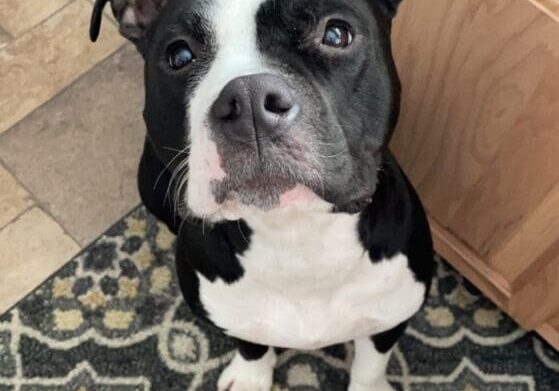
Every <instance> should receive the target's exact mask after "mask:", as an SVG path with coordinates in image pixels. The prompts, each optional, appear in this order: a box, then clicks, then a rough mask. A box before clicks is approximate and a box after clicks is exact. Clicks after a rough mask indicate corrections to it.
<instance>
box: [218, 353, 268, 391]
mask: <svg viewBox="0 0 559 391" xmlns="http://www.w3.org/2000/svg"><path fill="white" fill-rule="evenodd" d="M275 362H276V358H275V353H274V352H273V349H270V351H269V352H268V353H266V355H265V356H264V357H262V358H261V359H260V360H255V361H247V360H245V359H244V358H243V357H242V356H241V355H240V354H239V353H237V354H236V356H235V358H234V359H233V361H231V363H230V364H229V366H227V368H225V370H224V371H223V373H222V374H221V376H220V377H219V381H218V383H217V389H218V391H270V390H271V389H272V382H273V379H274V365H275Z"/></svg>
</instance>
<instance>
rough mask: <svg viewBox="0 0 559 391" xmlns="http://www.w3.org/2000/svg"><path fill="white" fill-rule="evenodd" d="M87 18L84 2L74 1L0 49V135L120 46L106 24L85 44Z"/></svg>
mask: <svg viewBox="0 0 559 391" xmlns="http://www.w3.org/2000/svg"><path fill="white" fill-rule="evenodd" d="M2 1H5V0H2ZM34 1H40V2H41V3H42V2H48V1H51V0H48V1H46V0H34ZM90 14H91V4H90V3H89V2H88V1H86V0H75V1H74V2H72V3H71V4H70V5H68V6H66V7H65V8H63V9H62V10H61V11H60V12H57V13H56V14H54V15H53V16H52V17H50V18H49V19H47V20H46V21H45V22H44V23H42V24H40V25H38V26H37V27H35V28H34V29H33V30H31V31H29V32H28V33H27V34H25V35H23V36H21V37H20V38H18V39H15V40H13V41H11V42H10V43H9V44H8V45H6V46H5V47H4V49H2V50H0V85H1V86H2V88H1V89H0V133H1V132H2V131H5V130H7V129H8V128H10V127H11V126H12V125H14V124H15V123H16V122H18V121H19V120H21V119H22V118H23V117H25V116H26V115H27V114H29V113H30V112H31V111H33V110H34V109H36V108H37V107H39V106H40V105H41V104H43V103H44V102H45V101H47V100H48V99H50V98H51V97H53V96H54V95H55V94H56V93H58V92H59V91H60V90H62V89H63V88H65V87H66V86H67V85H68V84H70V83H72V82H73V81H74V80H76V79H77V78H78V77H79V76H80V75H82V74H83V73H85V72H86V71H87V70H89V69H90V68H91V67H92V66H93V65H94V64H97V63H98V62H99V61H101V60H103V59H104V58H106V57H107V56H108V55H109V54H111V53H113V52H114V51H115V50H116V49H117V48H119V47H120V46H122V44H123V43H124V39H123V38H122V37H120V35H119V34H118V32H117V29H116V27H115V26H114V25H112V24H111V23H105V25H104V31H103V38H102V39H100V40H99V41H98V42H97V43H96V44H92V43H90V42H89V38H88V28H89V19H90Z"/></svg>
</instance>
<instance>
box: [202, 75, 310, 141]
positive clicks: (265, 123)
mask: <svg viewBox="0 0 559 391" xmlns="http://www.w3.org/2000/svg"><path fill="white" fill-rule="evenodd" d="M299 111H300V107H299V105H298V103H297V101H296V97H295V93H294V91H293V90H292V89H291V88H290V87H289V86H288V85H287V83H286V82H285V81H283V80H282V79H281V78H279V77H277V76H274V75H270V74H257V75H250V76H243V77H239V78H236V79H234V80H232V81H231V82H230V83H229V84H227V85H226V86H225V88H224V89H223V91H221V94H220V95H219V97H218V98H217V100H216V101H215V102H214V104H213V106H212V108H211V117H212V120H213V122H214V126H215V130H216V131H218V132H221V133H222V134H223V135H224V136H226V137H227V138H228V139H230V140H234V141H239V142H243V143H253V142H254V141H258V140H262V139H271V138H273V137H274V136H277V135H278V134H281V133H283V132H284V131H286V130H287V129H289V127H290V126H291V125H292V124H293V123H294V122H295V120H296V118H297V116H298V114H299Z"/></svg>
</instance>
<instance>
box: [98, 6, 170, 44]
mask: <svg viewBox="0 0 559 391" xmlns="http://www.w3.org/2000/svg"><path fill="white" fill-rule="evenodd" d="M109 2H110V3H111V8H112V10H113V14H114V16H115V18H116V20H117V21H118V24H119V30H120V33H121V34H122V35H123V36H124V37H126V38H128V39H129V40H131V41H132V42H134V43H136V44H137V43H138V41H139V40H140V39H141V38H142V37H143V36H144V34H145V32H146V29H147V28H148V27H149V25H150V24H151V23H153V22H154V21H155V20H156V19H157V17H158V16H159V12H160V11H161V8H163V6H164V5H165V3H166V2H167V0H95V4H94V5H93V14H92V15H91V25H90V28H89V37H90V38H91V40H92V41H93V42H95V41H96V40H97V38H98V37H99V31H100V30H101V19H102V18H103V9H104V8H105V6H106V5H107V3H109Z"/></svg>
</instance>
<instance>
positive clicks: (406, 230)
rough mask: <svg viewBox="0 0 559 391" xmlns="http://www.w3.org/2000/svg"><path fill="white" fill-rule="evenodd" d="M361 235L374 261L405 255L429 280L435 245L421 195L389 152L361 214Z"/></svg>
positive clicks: (418, 273) (419, 276)
mask: <svg viewBox="0 0 559 391" xmlns="http://www.w3.org/2000/svg"><path fill="white" fill-rule="evenodd" d="M359 236H360V240H361V243H362V244H363V246H364V247H365V248H366V249H367V250H368V251H369V257H370V259H371V261H372V262H378V261H381V260H383V259H387V258H392V257H393V256H395V255H396V254H403V255H405V256H406V257H407V258H408V263H409V267H410V268H411V269H412V271H413V272H414V274H415V275H416V278H417V279H418V280H419V281H422V282H424V283H426V284H428V283H429V281H430V279H431V275H432V270H433V245H432V240H431V233H430V228H429V223H428V221H427V217H426V215H425V211H424V209H423V205H422V204H421V201H420V200H419V197H418V195H417V193H416V191H415V189H414V187H413V186H412V184H411V183H410V181H409V180H408V178H407V177H406V175H405V174H404V172H403V171H402V169H401V168H400V166H399V164H398V163H397V161H396V159H395V158H394V157H393V156H392V155H391V154H390V153H387V154H386V156H385V158H384V160H383V165H382V167H381V170H380V172H379V183H378V186H377V190H376V192H375V194H374V196H373V201H372V202H371V204H370V205H369V206H368V207H367V208H366V209H365V210H364V211H363V212H362V213H361V216H360V221H359Z"/></svg>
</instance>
